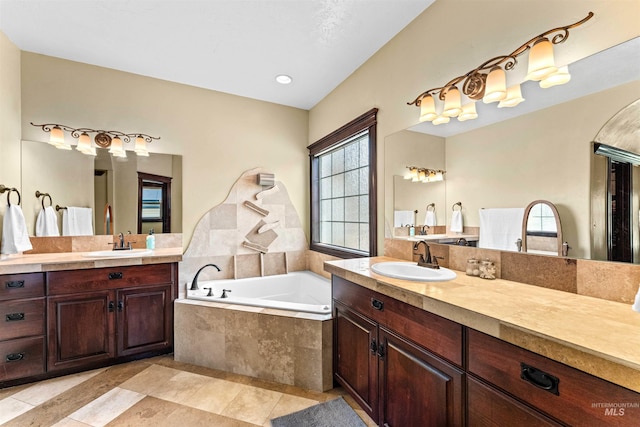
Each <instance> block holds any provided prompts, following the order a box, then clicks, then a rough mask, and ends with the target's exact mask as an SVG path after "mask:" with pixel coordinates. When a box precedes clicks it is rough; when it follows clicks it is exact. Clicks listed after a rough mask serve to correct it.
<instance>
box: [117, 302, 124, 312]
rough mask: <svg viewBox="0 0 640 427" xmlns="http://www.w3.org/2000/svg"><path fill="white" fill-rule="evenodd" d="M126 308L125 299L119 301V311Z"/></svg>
mask: <svg viewBox="0 0 640 427" xmlns="http://www.w3.org/2000/svg"><path fill="white" fill-rule="evenodd" d="M123 308H124V301H118V311H122V309H123Z"/></svg>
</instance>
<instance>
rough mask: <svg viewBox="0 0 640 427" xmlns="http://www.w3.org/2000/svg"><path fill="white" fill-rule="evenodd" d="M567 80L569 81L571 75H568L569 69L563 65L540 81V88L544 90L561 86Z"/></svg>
mask: <svg viewBox="0 0 640 427" xmlns="http://www.w3.org/2000/svg"><path fill="white" fill-rule="evenodd" d="M569 80H571V74H569V67H568V66H567V65H565V66H564V67H560V68H558V70H557V71H556V72H555V73H552V74H549V75H548V76H547V77H545V78H544V79H543V80H540V87H541V88H543V89H546V88H549V87H551V86H557V85H563V84H565V83H567V82H568V81H569Z"/></svg>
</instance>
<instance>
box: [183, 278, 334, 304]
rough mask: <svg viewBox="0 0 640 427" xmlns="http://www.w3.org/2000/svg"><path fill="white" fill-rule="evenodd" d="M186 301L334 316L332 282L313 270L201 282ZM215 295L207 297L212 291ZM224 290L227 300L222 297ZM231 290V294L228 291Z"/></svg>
mask: <svg viewBox="0 0 640 427" xmlns="http://www.w3.org/2000/svg"><path fill="white" fill-rule="evenodd" d="M190 286H191V283H188V284H187V299H193V300H200V301H210V302H218V303H224V304H240V305H248V306H253V307H265V308H277V309H280V310H290V311H299V312H306V313H315V314H330V313H331V282H330V281H329V280H328V279H325V278H324V277H322V276H320V275H318V274H315V273H313V272H311V271H295V272H291V273H288V274H278V275H274V276H265V277H251V278H246V279H223V280H207V281H198V288H199V289H198V290H195V291H192V290H189V288H190ZM205 288H211V291H212V293H213V296H207V294H208V293H209V289H205ZM223 289H226V290H227V292H226V297H225V298H222V293H223ZM229 291H231V292H229Z"/></svg>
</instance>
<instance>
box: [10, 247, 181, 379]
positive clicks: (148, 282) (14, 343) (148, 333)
mask: <svg viewBox="0 0 640 427" xmlns="http://www.w3.org/2000/svg"><path fill="white" fill-rule="evenodd" d="M118 255H120V254H118ZM118 255H116V256H113V257H108V258H94V257H87V256H83V254H82V253H62V254H35V255H23V256H12V257H10V258H9V259H5V260H3V261H2V263H1V264H0V316H1V317H2V318H1V319H0V320H1V321H2V322H3V323H4V325H3V326H2V329H0V387H4V386H8V385H13V384H18V383H21V382H25V381H33V380H39V379H44V378H49V377H53V376H58V375H65V374H68V373H71V372H77V371H81V370H86V369H93V368H96V367H100V366H106V365H109V364H113V363H118V362H122V361H126V360H131V359H134V358H137V357H142V356H144V355H151V354H160V353H167V352H170V351H171V350H172V348H173V300H174V299H175V298H176V297H177V278H178V264H177V263H178V261H180V260H181V259H182V249H181V248H168V249H158V250H155V251H153V252H152V253H151V254H145V255H144V256H132V255H131V254H125V253H123V254H121V256H118Z"/></svg>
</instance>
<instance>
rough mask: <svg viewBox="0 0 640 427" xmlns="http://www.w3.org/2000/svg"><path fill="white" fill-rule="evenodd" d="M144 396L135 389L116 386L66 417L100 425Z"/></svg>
mask: <svg viewBox="0 0 640 427" xmlns="http://www.w3.org/2000/svg"><path fill="white" fill-rule="evenodd" d="M144 397H145V396H144V395H143V394H140V393H136V392H135V391H131V390H125V389H123V388H120V387H116V388H114V389H112V390H110V391H108V392H107V393H105V394H103V395H102V396H100V397H99V398H97V399H96V400H94V401H93V402H91V403H89V404H88V405H85V406H83V407H82V408H80V409H78V410H77V411H75V412H74V413H72V414H71V415H69V417H68V418H71V419H73V420H76V421H80V422H83V423H85V424H89V425H91V426H93V427H102V426H104V425H106V424H107V423H109V421H111V420H113V419H114V418H116V417H117V416H118V415H120V414H121V413H123V412H124V411H126V410H127V409H129V408H130V407H132V406H133V405H135V404H136V403H138V402H139V401H140V400H142V399H143V398H144Z"/></svg>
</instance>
